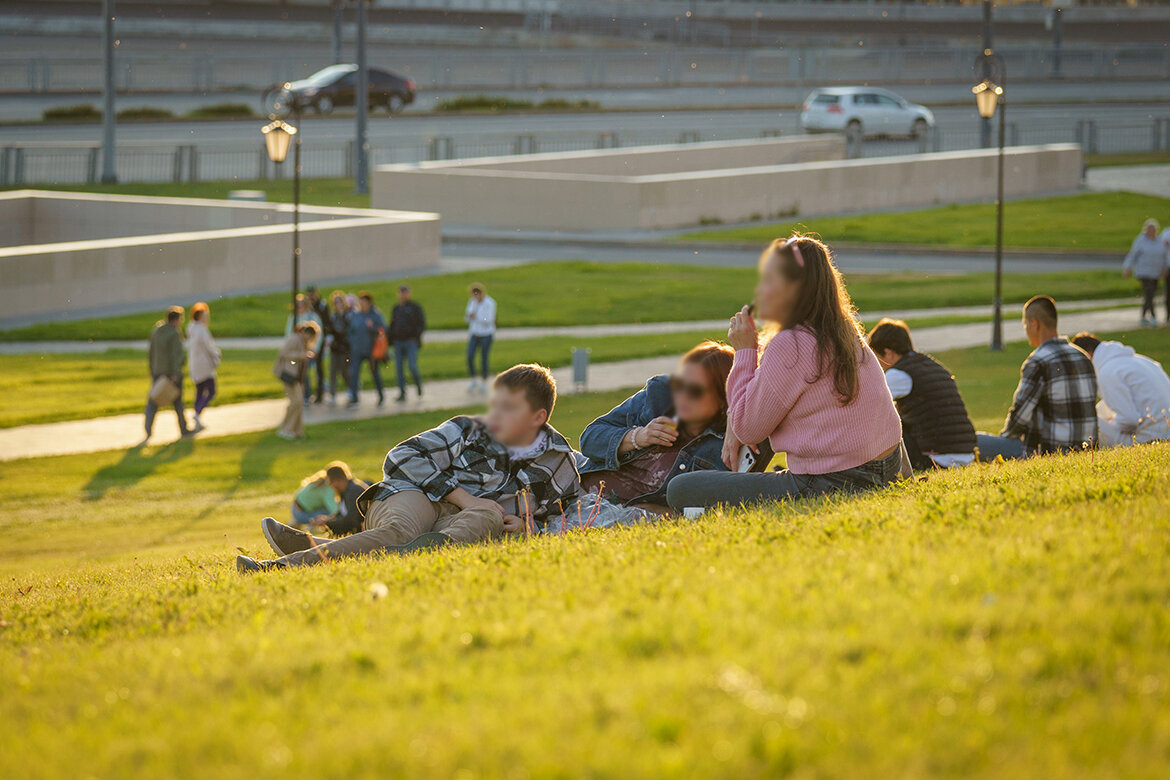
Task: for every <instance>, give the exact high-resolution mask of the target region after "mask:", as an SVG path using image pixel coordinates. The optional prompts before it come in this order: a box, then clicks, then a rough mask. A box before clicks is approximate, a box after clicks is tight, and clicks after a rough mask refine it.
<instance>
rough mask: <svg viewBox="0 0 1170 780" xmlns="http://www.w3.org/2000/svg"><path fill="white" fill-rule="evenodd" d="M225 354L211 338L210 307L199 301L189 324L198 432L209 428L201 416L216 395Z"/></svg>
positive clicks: (189, 365)
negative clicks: (217, 378)
mask: <svg viewBox="0 0 1170 780" xmlns="http://www.w3.org/2000/svg"><path fill="white" fill-rule="evenodd" d="M222 357H223V354H222V353H221V352H220V351H219V347H217V346H215V339H214V338H212V337H211V309H210V307H208V305H207V304H206V303H204V302H203V301H200V302H199V303H197V304H195V305H194V306H192V307H191V322H190V323H188V325H187V372H188V373H189V374H190V375H191V381H192V382H194V383H195V421H194V422H195V428H194V432H195V433H199V431H201V430H203V429H204V428H205V427H206V426H205V425H204V424H203V421H202V420H201V419H200V417H199V415H200V414H202V413H203V410H204V409H206V408H207V405H208V404H210V403H211V399H212V398H215V373H216V369H217V368H219V362H220V360H221V359H222Z"/></svg>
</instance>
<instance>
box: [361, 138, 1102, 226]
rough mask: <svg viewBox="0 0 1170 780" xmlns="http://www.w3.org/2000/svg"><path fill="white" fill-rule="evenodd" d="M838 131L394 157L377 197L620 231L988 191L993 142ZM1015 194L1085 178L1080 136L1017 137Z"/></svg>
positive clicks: (378, 181)
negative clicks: (945, 142)
mask: <svg viewBox="0 0 1170 780" xmlns="http://www.w3.org/2000/svg"><path fill="white" fill-rule="evenodd" d="M843 155H844V146H843V141H842V139H841V138H839V137H836V136H811V137H801V138H792V139H775V140H765V141H744V142H732V143H722V142H715V143H706V144H679V145H673V146H660V147H645V148H643V149H640V150H616V151H615V150H605V151H598V152H574V153H569V154H560V155H557V154H546V155H522V156H516V157H502V158H479V159H472V160H462V161H452V162H437V163H424V164H421V165H389V166H381V167H379V168H378V169H377V170H376V171H375V173H374V176H373V202H374V205H375V206H376V207H378V208H402V209H421V210H426V211H437V212H439V213H441V214H442V215H443V219H444V220H445V221H447V222H448V223H454V224H460V225H478V226H487V227H497V228H528V229H537V230H540V229H543V230H563V231H621V230H644V229H656V228H675V227H686V226H689V225H696V224H700V223H704V222H744V221H749V220H760V219H765V220H766V219H778V218H785V217H790V216H812V215H818V214H836V213H848V212H857V211H871V210H875V209H898V208H915V207H925V206H932V205H938V204H947V203H959V202H971V201H980V200H987V199H989V198H994V197H995V192H996V155H997V152H996V150H986V149H978V150H968V151H958V152H938V153H934V154H914V155H905V156H898V157H883V158H871V159H861V160H843V159H841V157H843ZM1004 171H1005V173H1004V191H1005V194H1006V195H1007V196H1009V197H1018V196H1024V195H1033V194H1049V193H1058V192H1069V191H1072V190H1075V189H1077V188H1078V187H1079V186H1080V182H1081V175H1082V161H1081V150H1080V147H1079V146H1078V145H1076V144H1051V145H1045V146H1017V147H1010V148H1009V149H1007V151H1006V153H1005V169H1004Z"/></svg>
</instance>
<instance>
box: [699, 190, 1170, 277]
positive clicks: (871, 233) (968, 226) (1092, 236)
mask: <svg viewBox="0 0 1170 780" xmlns="http://www.w3.org/2000/svg"><path fill="white" fill-rule="evenodd" d="M1150 217H1155V218H1157V219H1158V220H1159V221H1165V220H1166V219H1167V218H1168V217H1170V198H1159V197H1156V196H1154V195H1139V194H1136V193H1132V192H1086V193H1081V194H1078V195H1066V196H1061V197H1054V198H1039V199H1033V200H1017V201H1011V202H1010V203H1007V204H1006V205H1005V207H1004V227H1003V230H1004V246H1007V247H1019V248H1029V249H1032V248H1039V249H1067V250H1074V251H1075V250H1078V249H1083V250H1105V251H1113V252H1117V256H1118V261H1119V262H1120V259H1121V258H1122V257H1124V256H1125V253H1126V252H1127V251H1128V250H1129V245H1130V242H1132V241H1133V238H1134V236H1136V235H1137V234H1138V233H1139V232H1140V231H1141V228H1142V224H1143V223H1144V222H1145V221H1146V219H1148V218H1150ZM794 230H800V231H803V232H806V233H816V234H819V235H821V236H822V237H824V238H825V240H827V241H829V242H833V241H838V242H857V243H865V244H921V245H929V246H947V247H989V246H994V245H995V204H994V203H976V204H963V205H950V206H941V207H939V208H931V209H922V210H920V211H902V212H893V213H885V214H856V215H851V216H843V217H809V218H808V219H796V220H792V221H790V222H785V223H783V224H779V225H777V224H767V225H764V224H760V225H747V226H742V227H734V228H722V229H714V230H703V231H698V232H694V233H688V234H686V235H683V236H680V237H679V239H678V240H680V241H758V242H765V241H769V240H771V239H773V238H775V237H777V236H783V235H788V234H789V233H791V232H792V231H794Z"/></svg>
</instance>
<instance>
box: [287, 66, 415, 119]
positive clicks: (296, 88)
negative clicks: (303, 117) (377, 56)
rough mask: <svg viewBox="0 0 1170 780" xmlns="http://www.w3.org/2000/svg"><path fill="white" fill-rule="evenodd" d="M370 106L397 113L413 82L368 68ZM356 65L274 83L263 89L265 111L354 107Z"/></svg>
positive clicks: (408, 100) (410, 97)
mask: <svg viewBox="0 0 1170 780" xmlns="http://www.w3.org/2000/svg"><path fill="white" fill-rule="evenodd" d="M368 71H369V78H370V109H371V110H372V109H375V108H384V109H386V111H387V113H390V114H396V113H398V112H399V111H401V110H402V109H403V108H405V107H406V106H408V105H410V104H411V103H413V102H414V91H415V87H414V82H413V81H411V80H410V79H404V78H402V77H401V76H396V75H394V74H393V73H391V72H390V71H388V70H380V69H378V68H368ZM356 87H357V65H352V64H350V65H330V66H329V67H328V68H323V69H322V70H319V71H317V72H316V73H314V74H313V75H312V76H309V77H308V78H304V79H301V80H300V81H286V82H285V83H283V84H273V85H272V86H271V87H269V88H268V89H266V90H264V110H265V111H267V112H268V113H270V114H279V115H286V114H292V113H300V112H303V111H307V110H309V109H312V110H314V111H316V112H317V113H318V114H328V113H329V112H330V111H332V110H333V109H334V108H335V107H337V106H353V105H354V98H355V96H356V94H357V89H356Z"/></svg>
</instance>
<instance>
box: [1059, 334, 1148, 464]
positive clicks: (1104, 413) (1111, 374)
mask: <svg viewBox="0 0 1170 780" xmlns="http://www.w3.org/2000/svg"><path fill="white" fill-rule="evenodd" d="M1072 343H1073V344H1075V345H1076V346H1078V347H1080V348H1081V349H1083V350H1084V351H1085V352H1086V353H1087V354H1088V355H1089V357H1090V358H1091V359H1092V361H1093V368H1095V369H1097V389H1098V391H1100V393H1101V400H1100V402H1098V404H1097V424H1098V426H1100V428H1101V444H1102V445H1104V446H1106V447H1124V446H1126V445H1129V444H1147V443H1149V442H1152V441H1167V440H1170V377H1167V376H1166V372H1165V371H1164V370H1163V369H1162V364H1161V363H1159V362H1157V361H1156V360H1151V359H1150V358H1148V357H1146V356H1145V355H1139V354H1137V353H1136V352H1134V349H1133V347H1127V346H1125V345H1124V344H1122V343H1121V342H1119V341H1101V340H1100V339H1099V338H1097V337H1096V336H1094V335H1093V334H1092V333H1078V334H1077V335H1076V336H1074V337H1073V340H1072Z"/></svg>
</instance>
